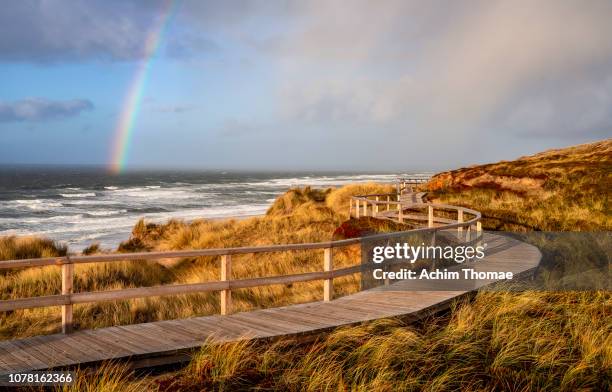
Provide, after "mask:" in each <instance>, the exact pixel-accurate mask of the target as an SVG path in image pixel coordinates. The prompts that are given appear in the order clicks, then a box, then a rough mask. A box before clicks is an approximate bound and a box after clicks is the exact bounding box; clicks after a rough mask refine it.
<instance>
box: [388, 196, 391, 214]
mask: <svg viewBox="0 0 612 392" xmlns="http://www.w3.org/2000/svg"><path fill="white" fill-rule="evenodd" d="M390 202H391V196H389V195H387V211H389V210H390V209H391V204H389V203H390Z"/></svg>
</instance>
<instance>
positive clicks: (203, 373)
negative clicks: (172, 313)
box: [68, 291, 612, 392]
mask: <svg viewBox="0 0 612 392" xmlns="http://www.w3.org/2000/svg"><path fill="white" fill-rule="evenodd" d="M611 312H612V296H611V295H610V293H609V292H603V291H599V292H564V293H543V292H525V293H521V294H516V293H514V294H510V293H491V292H481V293H479V294H478V295H477V296H476V297H475V299H474V300H473V301H464V302H459V303H455V304H454V305H453V311H452V312H451V313H450V314H449V315H447V316H445V317H437V318H432V319H429V320H426V321H425V322H423V323H422V324H421V325H416V326H415V325H407V324H405V323H403V322H402V321H401V320H397V319H383V320H378V321H375V322H371V323H368V324H364V325H363V326H359V327H352V328H342V329H338V330H336V331H335V332H333V333H331V334H329V335H327V336H325V337H322V338H320V340H317V341H315V342H314V343H307V344H298V343H296V342H295V341H292V340H282V341H277V342H276V343H273V344H257V343H252V342H246V341H242V342H235V343H226V344H217V345H205V346H203V347H202V349H201V351H200V352H199V353H197V355H195V356H194V358H193V359H192V361H191V362H190V363H189V365H188V366H186V367H185V368H184V369H182V370H179V371H177V372H175V373H172V374H170V375H165V376H157V377H150V378H146V379H142V378H138V377H135V376H134V375H133V374H131V373H130V372H128V371H126V370H120V371H118V372H114V373H113V372H106V371H98V373H100V374H99V376H98V377H97V378H96V377H92V376H89V378H85V376H82V378H81V380H80V383H81V385H82V386H86V385H88V386H89V387H90V388H91V386H96V387H99V386H100V385H101V384H102V383H104V382H108V384H109V385H110V386H111V388H100V389H99V390H110V391H117V392H119V391H132V390H134V389H133V386H134V383H140V384H138V386H139V387H140V388H142V390H150V391H160V392H174V391H209V390H210V391H213V390H218V391H239V390H286V391H322V390H334V391H344V390H357V391H396V390H401V391H457V390H461V391H494V390H505V391H547V390H548V391H557V390H565V391H576V390H585V391H587V390H592V391H599V390H602V391H603V390H607V388H609V385H610V383H611V382H612V375H611V373H610V369H611V368H612V337H611V332H612V326H611V325H610V323H609V320H608V318H607V317H608V316H609V314H610V313H611ZM106 379H108V381H105V380H106ZM117 379H119V380H120V381H121V382H119V381H118V380H117ZM68 390H75V389H68ZM82 390H97V389H82Z"/></svg>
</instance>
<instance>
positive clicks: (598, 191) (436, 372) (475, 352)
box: [0, 140, 612, 392]
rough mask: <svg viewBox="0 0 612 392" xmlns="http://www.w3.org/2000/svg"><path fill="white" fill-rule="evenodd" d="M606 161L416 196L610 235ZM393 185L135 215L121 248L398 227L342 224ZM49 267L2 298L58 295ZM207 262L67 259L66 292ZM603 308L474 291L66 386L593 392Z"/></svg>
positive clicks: (289, 258)
mask: <svg viewBox="0 0 612 392" xmlns="http://www.w3.org/2000/svg"><path fill="white" fill-rule="evenodd" d="M611 159H612V141H610V140H606V141H602V142H598V143H592V144H589V145H581V146H576V147H571V148H568V149H563V150H552V151H548V152H544V153H541V154H537V155H534V156H531V157H524V158H521V159H518V160H516V161H510V162H500V163H496V164H489V165H482V166H474V167H470V168H464V169H459V170H455V171H450V172H445V173H441V174H439V175H437V176H435V177H434V178H433V179H432V181H431V182H430V183H429V184H426V185H425V186H424V187H425V188H426V189H427V190H428V192H429V194H428V198H429V200H431V201H433V202H443V203H448V204H455V205H464V206H466V207H469V208H473V209H476V210H479V211H482V212H483V216H484V218H485V220H484V226H485V228H488V229H499V230H518V231H532V230H550V231H553V230H559V231H563V230H567V231H578V230H582V231H591V230H610V228H611V227H612V220H611V217H610V213H609V211H610V208H609V204H608V203H609V201H608V193H609V189H611V188H612V186H611V185H612V184H611V179H612V177H611V176H612V173H611V171H610V167H612V162H611ZM391 191H392V188H391V187H389V186H383V185H375V184H367V185H350V186H345V187H342V188H338V189H331V190H318V189H311V188H304V189H291V190H289V191H288V192H287V193H285V194H284V195H282V196H280V197H279V198H278V199H277V200H276V202H275V203H274V204H273V205H272V206H271V207H270V209H269V211H268V212H267V214H266V216H264V217H258V218H251V219H246V220H230V221H211V220H198V221H194V222H181V221H170V222H168V223H167V224H163V225H159V224H152V223H148V222H145V221H140V222H138V223H137V224H136V226H135V227H134V230H133V233H132V236H131V238H130V239H128V240H127V241H126V242H124V243H123V244H122V245H121V246H120V247H119V251H121V252H131V251H141V250H172V249H190V248H216V247H230V246H245V245H266V244H273V243H278V244H280V243H295V242H314V241H322V240H329V239H331V238H345V237H350V236H354V235H359V234H360V233H364V232H368V231H392V230H398V229H401V228H400V227H397V226H394V225H393V224H384V225H380V224H379V223H376V222H377V221H375V220H373V219H371V218H362V219H360V220H359V221H355V220H352V221H349V222H347V218H348V215H347V212H348V199H349V198H350V196H351V195H355V194H364V193H385V192H391ZM606 246H609V243H607V245H606ZM57 251H58V252H59V251H61V250H60V249H58V250H57ZM94 251H100V250H99V249H98V250H94ZM357 252H359V249H358V248H357V249H350V248H349V249H347V250H346V252H344V253H343V254H339V255H338V257H337V260H336V262H337V263H338V264H339V266H342V265H348V264H351V263H354V262H351V260H354V257H355V256H356V255H358V253H357ZM2 254H3V255H4V254H11V253H10V252H9V253H2ZM596 256H597V255H596ZM596 258H600V257H599V256H597V257H596ZM580 262H581V260H576V261H575V264H573V265H574V266H575V265H577V264H579V263H580ZM589 263H590V261H589ZM320 264H321V254H320V253H317V252H287V254H286V255H285V254H279V257H278V258H276V257H275V259H274V263H271V262H270V261H269V258H267V257H264V256H263V255H262V256H257V255H244V256H241V257H240V258H237V260H236V266H235V267H234V272H235V273H236V276H237V277H238V278H241V277H250V276H265V275H266V274H267V275H277V274H286V273H298V272H306V271H311V270H316V269H320ZM54 268H55V267H49V268H40V269H29V270H24V271H21V272H18V271H10V272H7V273H6V274H5V275H4V276H3V277H2V279H3V280H2V293H3V294H2V295H3V298H14V297H23V296H33V295H43V294H44V293H46V294H49V293H52V292H57V291H58V290H59V287H58V285H59V276H58V272H57V271H56V268H55V269H54ZM218 269H219V268H218V260H217V259H215V258H212V257H211V258H191V259H183V260H178V261H174V260H163V261H162V262H161V263H154V262H145V261H143V262H123V263H113V264H112V265H111V264H92V265H79V266H77V270H76V273H75V276H76V279H77V280H76V281H75V288H76V290H77V291H79V290H102V289H110V288H121V287H136V286H150V285H156V284H167V283H177V282H181V283H182V282H196V281H198V282H199V281H206V280H213V279H215V280H216V279H218V274H219V271H218ZM54 271H55V272H54ZM54 274H55V275H54ZM41 282H42V283H41ZM335 285H336V287H335V290H336V292H337V293H338V295H344V294H347V293H351V292H354V291H356V290H357V289H358V285H359V281H358V277H357V276H350V277H347V278H345V279H338V282H335ZM321 294H322V284H321V283H319V282H316V283H301V284H294V285H290V286H286V285H280V286H270V287H262V288H257V289H249V290H238V291H237V292H236V293H235V294H234V305H235V307H236V310H237V311H243V310H248V309H253V308H257V307H270V306H280V305H283V304H287V303H296V302H307V301H314V300H318V299H320V297H321ZM218 303H219V298H218V296H217V295H213V294H210V295H208V294H207V295H189V296H173V297H163V298H152V299H143V300H133V301H119V302H117V303H106V304H95V305H81V306H78V307H77V308H76V311H75V319H76V320H77V322H79V323H80V324H79V327H80V328H92V327H97V326H104V325H112V324H127V323H136V322H143V321H150V320H157V319H169V318H182V317H188V316H192V315H202V314H211V313H218V311H219V309H218ZM610 314H612V295H611V294H610V291H608V290H599V291H592V290H591V291H560V292H552V291H549V292H543V291H527V292H523V293H507V292H506V293H504V292H480V293H478V294H477V295H475V297H474V298H472V299H470V300H468V299H465V300H462V301H461V302H457V303H455V304H454V305H453V307H452V309H451V311H449V312H448V313H446V314H444V315H438V316H435V317H431V318H429V319H427V320H424V321H422V322H421V323H419V324H416V325H415V324H411V325H409V324H405V323H404V322H403V321H402V320H398V319H387V320H379V321H376V322H373V323H368V324H365V325H362V326H359V327H350V328H341V329H338V330H336V331H334V332H333V333H331V334H329V335H327V336H325V337H320V338H319V339H318V340H316V341H314V342H307V343H304V342H302V343H298V342H296V341H293V340H290V339H289V340H281V341H277V342H275V343H272V344H260V343H257V342H255V343H248V342H238V343H227V344H221V345H212V344H211V345H205V346H204V347H202V349H201V351H200V352H199V353H198V354H197V355H196V356H195V357H194V358H193V359H192V361H191V362H190V363H189V365H188V366H187V367H185V368H183V369H181V370H177V371H174V372H172V373H170V374H165V375H159V376H148V377H144V378H143V377H142V375H137V374H135V373H133V372H131V371H130V370H128V369H127V368H126V367H124V366H121V365H120V364H108V365H105V367H103V368H101V369H98V370H97V372H95V373H94V374H89V373H84V372H81V373H79V378H78V379H79V384H78V388H80V389H72V390H87V389H88V388H89V390H98V389H104V390H109V391H131V390H142V389H147V390H158V391H164V392H171V391H200V390H248V389H263V390H277V389H285V390H289V391H298V390H300V391H301V390H312V391H318V390H383V391H387V390H388V391H391V390H408V391H410V390H415V391H416V390H428V391H450V390H466V391H485V390H486V391H489V390H515V391H527V390H568V391H573V390H606V389H608V388H609V386H610V385H611V384H612V376H611V373H610V369H612V325H611V324H610V322H609V315H610ZM0 321H1V323H0V334H1V336H2V337H3V338H8V337H19V336H28V335H33V334H40V333H46V332H55V331H56V330H57V327H58V325H59V311H58V310H57V309H53V308H48V309H41V310H38V309H34V310H28V311H19V312H14V313H12V314H5V315H2V319H0Z"/></svg>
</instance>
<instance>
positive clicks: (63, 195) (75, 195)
mask: <svg viewBox="0 0 612 392" xmlns="http://www.w3.org/2000/svg"><path fill="white" fill-rule="evenodd" d="M60 196H61V197H68V198H70V197H95V196H96V194H95V193H94V192H87V193H60Z"/></svg>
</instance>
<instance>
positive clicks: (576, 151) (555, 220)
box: [426, 139, 612, 231]
mask: <svg viewBox="0 0 612 392" xmlns="http://www.w3.org/2000/svg"><path fill="white" fill-rule="evenodd" d="M426 188H427V190H428V191H429V192H430V193H429V195H428V198H429V200H432V201H434V202H443V203H449V204H455V205H462V206H468V207H470V208H473V209H476V210H479V211H481V212H482V213H483V217H484V218H485V219H484V222H483V224H484V227H485V228H488V229H498V230H544V231H591V230H611V229H612V215H611V213H610V211H611V207H610V201H609V194H610V189H612V139H608V140H604V141H600V142H596V143H590V144H582V145H579V146H574V147H568V148H562V149H557V150H550V151H546V152H542V153H539V154H536V155H533V156H528V157H522V158H519V159H517V160H514V161H502V162H498V163H491V164H488V165H479V166H473V167H468V168H463V169H458V170H452V171H449V172H444V173H440V174H438V175H436V176H435V177H434V178H433V179H432V180H431V181H430V183H429V184H427V186H426Z"/></svg>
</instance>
